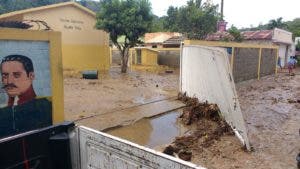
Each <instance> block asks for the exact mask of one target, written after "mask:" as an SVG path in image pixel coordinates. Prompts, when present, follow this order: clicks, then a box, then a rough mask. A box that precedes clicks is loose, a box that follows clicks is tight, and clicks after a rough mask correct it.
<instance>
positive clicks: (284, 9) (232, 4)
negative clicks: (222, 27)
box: [150, 0, 300, 28]
mask: <svg viewBox="0 0 300 169" xmlns="http://www.w3.org/2000/svg"><path fill="white" fill-rule="evenodd" d="M150 1H151V3H152V11H153V13H154V14H155V15H158V16H163V15H166V13H167V10H168V8H169V6H171V5H173V6H182V5H185V4H186V1H187V0H150ZM203 1H205V0H203ZM212 2H213V3H214V4H220V3H221V0H212ZM224 16H225V20H226V21H227V22H228V26H227V27H230V26H231V25H232V24H233V25H235V26H236V27H238V28H242V27H250V26H251V25H253V26H258V24H259V23H262V24H266V23H268V21H269V20H271V19H277V18H279V17H282V18H283V20H284V21H290V20H293V19H294V18H297V17H299V18H300V0H224Z"/></svg>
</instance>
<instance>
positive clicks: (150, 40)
mask: <svg viewBox="0 0 300 169" xmlns="http://www.w3.org/2000/svg"><path fill="white" fill-rule="evenodd" d="M182 39H183V38H182V34H181V33H178V32H155V33H146V34H145V38H144V41H145V46H146V47H151V48H163V47H179V46H180V43H181V41H182Z"/></svg>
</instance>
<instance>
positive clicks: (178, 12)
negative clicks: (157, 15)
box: [166, 0, 220, 39]
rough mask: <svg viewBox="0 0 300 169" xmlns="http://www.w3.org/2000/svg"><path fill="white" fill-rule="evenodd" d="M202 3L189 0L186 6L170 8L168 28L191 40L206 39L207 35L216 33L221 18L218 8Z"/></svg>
mask: <svg viewBox="0 0 300 169" xmlns="http://www.w3.org/2000/svg"><path fill="white" fill-rule="evenodd" d="M201 2H202V1H201V0H189V1H188V2H187V5H186V6H182V7H180V8H175V7H172V6H171V7H169V9H168V12H167V14H168V16H167V18H166V25H168V26H166V28H167V29H168V30H170V31H176V32H181V33H183V34H185V35H186V36H187V37H188V38H190V39H204V38H205V37H206V35H207V34H209V33H212V32H215V31H216V25H217V21H218V19H219V17H220V15H219V13H218V12H217V8H218V6H216V5H213V4H210V3H203V4H202V3H201Z"/></svg>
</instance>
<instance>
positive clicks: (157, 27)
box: [151, 15, 166, 32]
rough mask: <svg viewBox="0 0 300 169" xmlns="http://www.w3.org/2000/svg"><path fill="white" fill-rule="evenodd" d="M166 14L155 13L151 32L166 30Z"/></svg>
mask: <svg viewBox="0 0 300 169" xmlns="http://www.w3.org/2000/svg"><path fill="white" fill-rule="evenodd" d="M165 18H166V17H165V16H163V17H158V16H156V15H153V21H152V27H151V32H165V31H166V29H165V28H164V22H165Z"/></svg>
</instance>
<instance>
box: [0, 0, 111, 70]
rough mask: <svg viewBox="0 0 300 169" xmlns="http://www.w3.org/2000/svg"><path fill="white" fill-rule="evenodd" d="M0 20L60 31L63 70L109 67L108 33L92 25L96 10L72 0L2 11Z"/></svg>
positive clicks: (103, 68) (105, 68) (94, 21)
mask: <svg viewBox="0 0 300 169" xmlns="http://www.w3.org/2000/svg"><path fill="white" fill-rule="evenodd" d="M0 21H4V22H5V21H22V22H27V23H29V24H31V25H33V27H32V29H38V30H43V29H45V28H47V27H50V28H51V30H54V31H59V32H61V34H62V39H61V40H62V44H61V45H62V61H63V68H64V69H66V70H74V71H76V72H79V71H82V70H90V69H92V70H107V69H109V67H110V54H109V36H108V33H106V32H104V31H102V30H96V29H95V24H96V13H94V12H93V11H91V10H89V9H87V8H85V7H83V6H81V5H79V4H77V3H75V2H64V3H58V4H53V5H48V6H42V7H37V8H31V9H26V10H20V11H15V12H11V13H6V14H2V15H0ZM40 23H43V24H44V25H43V24H40ZM45 25H47V26H45Z"/></svg>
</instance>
